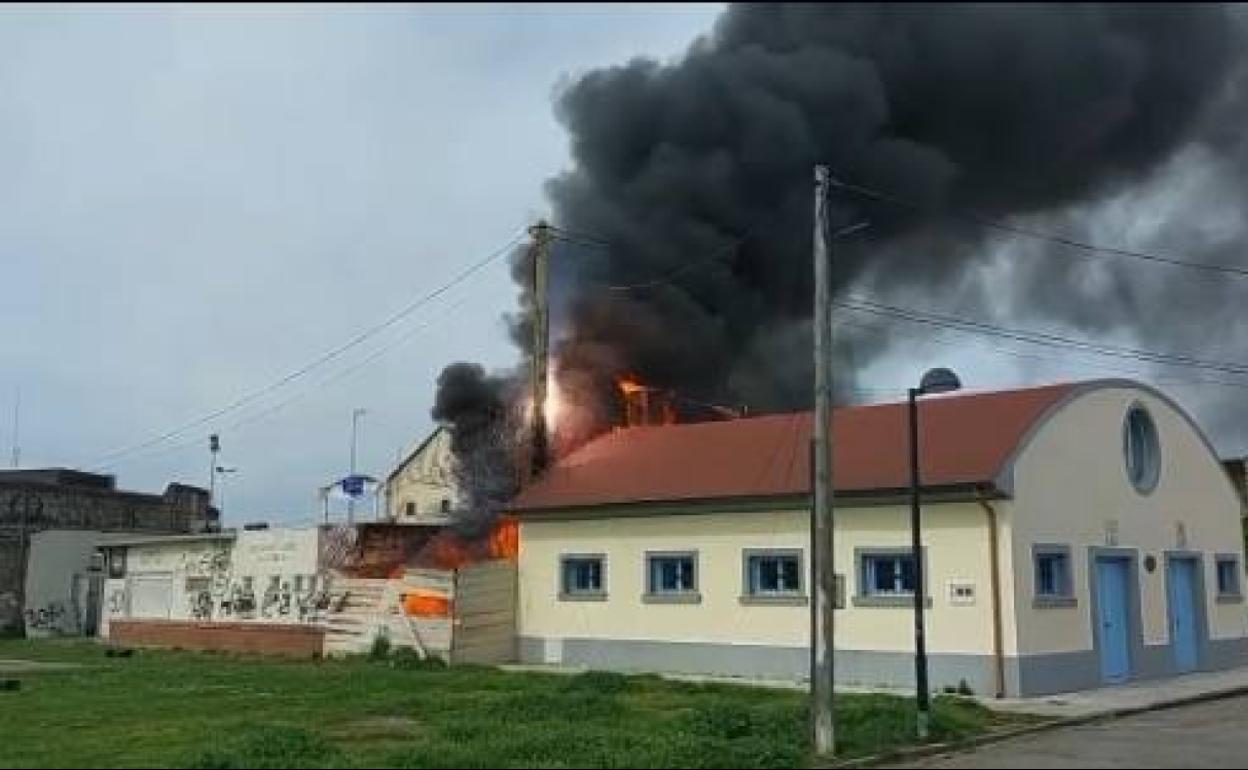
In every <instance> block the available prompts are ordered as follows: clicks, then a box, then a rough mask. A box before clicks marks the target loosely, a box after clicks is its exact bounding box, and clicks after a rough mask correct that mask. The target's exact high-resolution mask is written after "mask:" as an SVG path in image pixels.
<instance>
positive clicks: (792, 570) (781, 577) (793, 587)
mask: <svg viewBox="0 0 1248 770" xmlns="http://www.w3.org/2000/svg"><path fill="white" fill-rule="evenodd" d="M745 574H746V581H747V582H746V595H748V596H798V595H800V594H801V592H802V557H801V554H800V552H798V551H760V552H756V553H749V552H747V554H746V562H745Z"/></svg>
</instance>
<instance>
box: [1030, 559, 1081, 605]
mask: <svg viewBox="0 0 1248 770" xmlns="http://www.w3.org/2000/svg"><path fill="white" fill-rule="evenodd" d="M1072 594H1073V592H1072V591H1071V580H1070V552H1069V551H1066V550H1064V549H1061V550H1059V549H1047V550H1039V549H1038V550H1037V551H1036V596H1037V597H1039V598H1045V599H1058V598H1063V599H1064V598H1069V597H1070V596H1071V595H1072Z"/></svg>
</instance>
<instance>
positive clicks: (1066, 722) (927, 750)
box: [816, 684, 1248, 768]
mask: <svg viewBox="0 0 1248 770" xmlns="http://www.w3.org/2000/svg"><path fill="white" fill-rule="evenodd" d="M1239 695H1248V684H1246V685H1236V686H1235V687H1228V688H1226V689H1222V690H1213V691H1210V692H1202V693H1197V694H1195V695H1185V696H1183V697H1181V698H1173V699H1171V700H1165V701H1157V702H1155V703H1149V704H1145V705H1143V706H1124V707H1122V708H1116V709H1109V710H1106V711H1097V712H1095V713H1092V714H1080V715H1079V716H1073V717H1057V718H1053V719H1049V720H1046V721H1043V722H1039V723H1037V724H1032V725H1026V726H1025V727H1018V728H1014V729H1007V730H1001V731H999V732H989V733H983V734H981V735H974V736H971V737H969V738H966V739H964V740H960V741H951V742H948V743H929V744H926V745H923V746H914V747H911V748H905V749H897V750H895V751H888V752H884V753H880V754H872V755H870V756H865V757H855V758H853V759H847V760H845V761H843V762H832V763H829V764H824V765H816V767H826V768H858V767H875V766H877V765H881V764H884V763H885V762H905V761H907V760H911V759H926V758H929V757H939V756H947V755H952V754H961V753H963V752H966V751H970V750H972V749H977V748H980V747H981V746H987V745H990V744H994V743H1001V742H1004V741H1008V740H1012V739H1014V738H1023V737H1026V736H1028V735H1034V734H1036V733H1043V732H1048V731H1050V730H1058V729H1061V728H1063V727H1079V726H1081V725H1087V724H1092V723H1095V722H1109V721H1112V720H1115V719H1122V718H1123V717H1129V716H1134V715H1136V714H1146V713H1148V712H1150V711H1164V710H1166V709H1171V708H1178V707H1181V706H1192V705H1195V704H1198V703H1206V702H1208V701H1216V700H1224V699H1226V698H1234V697H1236V696H1239ZM1020 713H1022V712H1020Z"/></svg>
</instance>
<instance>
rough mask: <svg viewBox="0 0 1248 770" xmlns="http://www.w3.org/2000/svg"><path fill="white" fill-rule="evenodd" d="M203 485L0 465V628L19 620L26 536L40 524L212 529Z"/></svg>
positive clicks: (215, 518)
mask: <svg viewBox="0 0 1248 770" xmlns="http://www.w3.org/2000/svg"><path fill="white" fill-rule="evenodd" d="M218 526H219V513H218V512H217V510H216V509H215V508H213V507H212V506H211V505H210V502H209V499H208V492H207V490H204V489H200V488H198V487H192V486H188V485H186V484H177V483H174V484H169V485H168V486H167V487H165V491H164V493H163V494H159V495H154V494H147V493H142V492H130V491H126V490H121V489H117V485H116V479H115V478H114V477H113V476H109V475H102V474H96V473H85V472H82V471H75V470H69V469H65V468H49V469H32V470H12V471H0V633H5V632H13V631H16V630H18V629H21V628H22V626H23V618H22V609H23V603H24V597H23V594H24V584H25V577H26V564H27V554H28V552H29V546H30V536H31V535H32V534H33V533H35V532H41V531H44V530H94V531H98V532H153V533H192V532H204V531H209V530H213V529H216V528H217V527H218Z"/></svg>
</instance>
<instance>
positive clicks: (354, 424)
mask: <svg viewBox="0 0 1248 770" xmlns="http://www.w3.org/2000/svg"><path fill="white" fill-rule="evenodd" d="M367 413H368V410H367V409H359V408H357V409H352V410H351V475H352V476H354V475H355V443H356V438H357V437H358V435H359V432H360V418H361V417H363V416H364V415H365V414H367ZM347 523H348V524H354V523H355V498H353V497H352V498H348V499H347Z"/></svg>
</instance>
